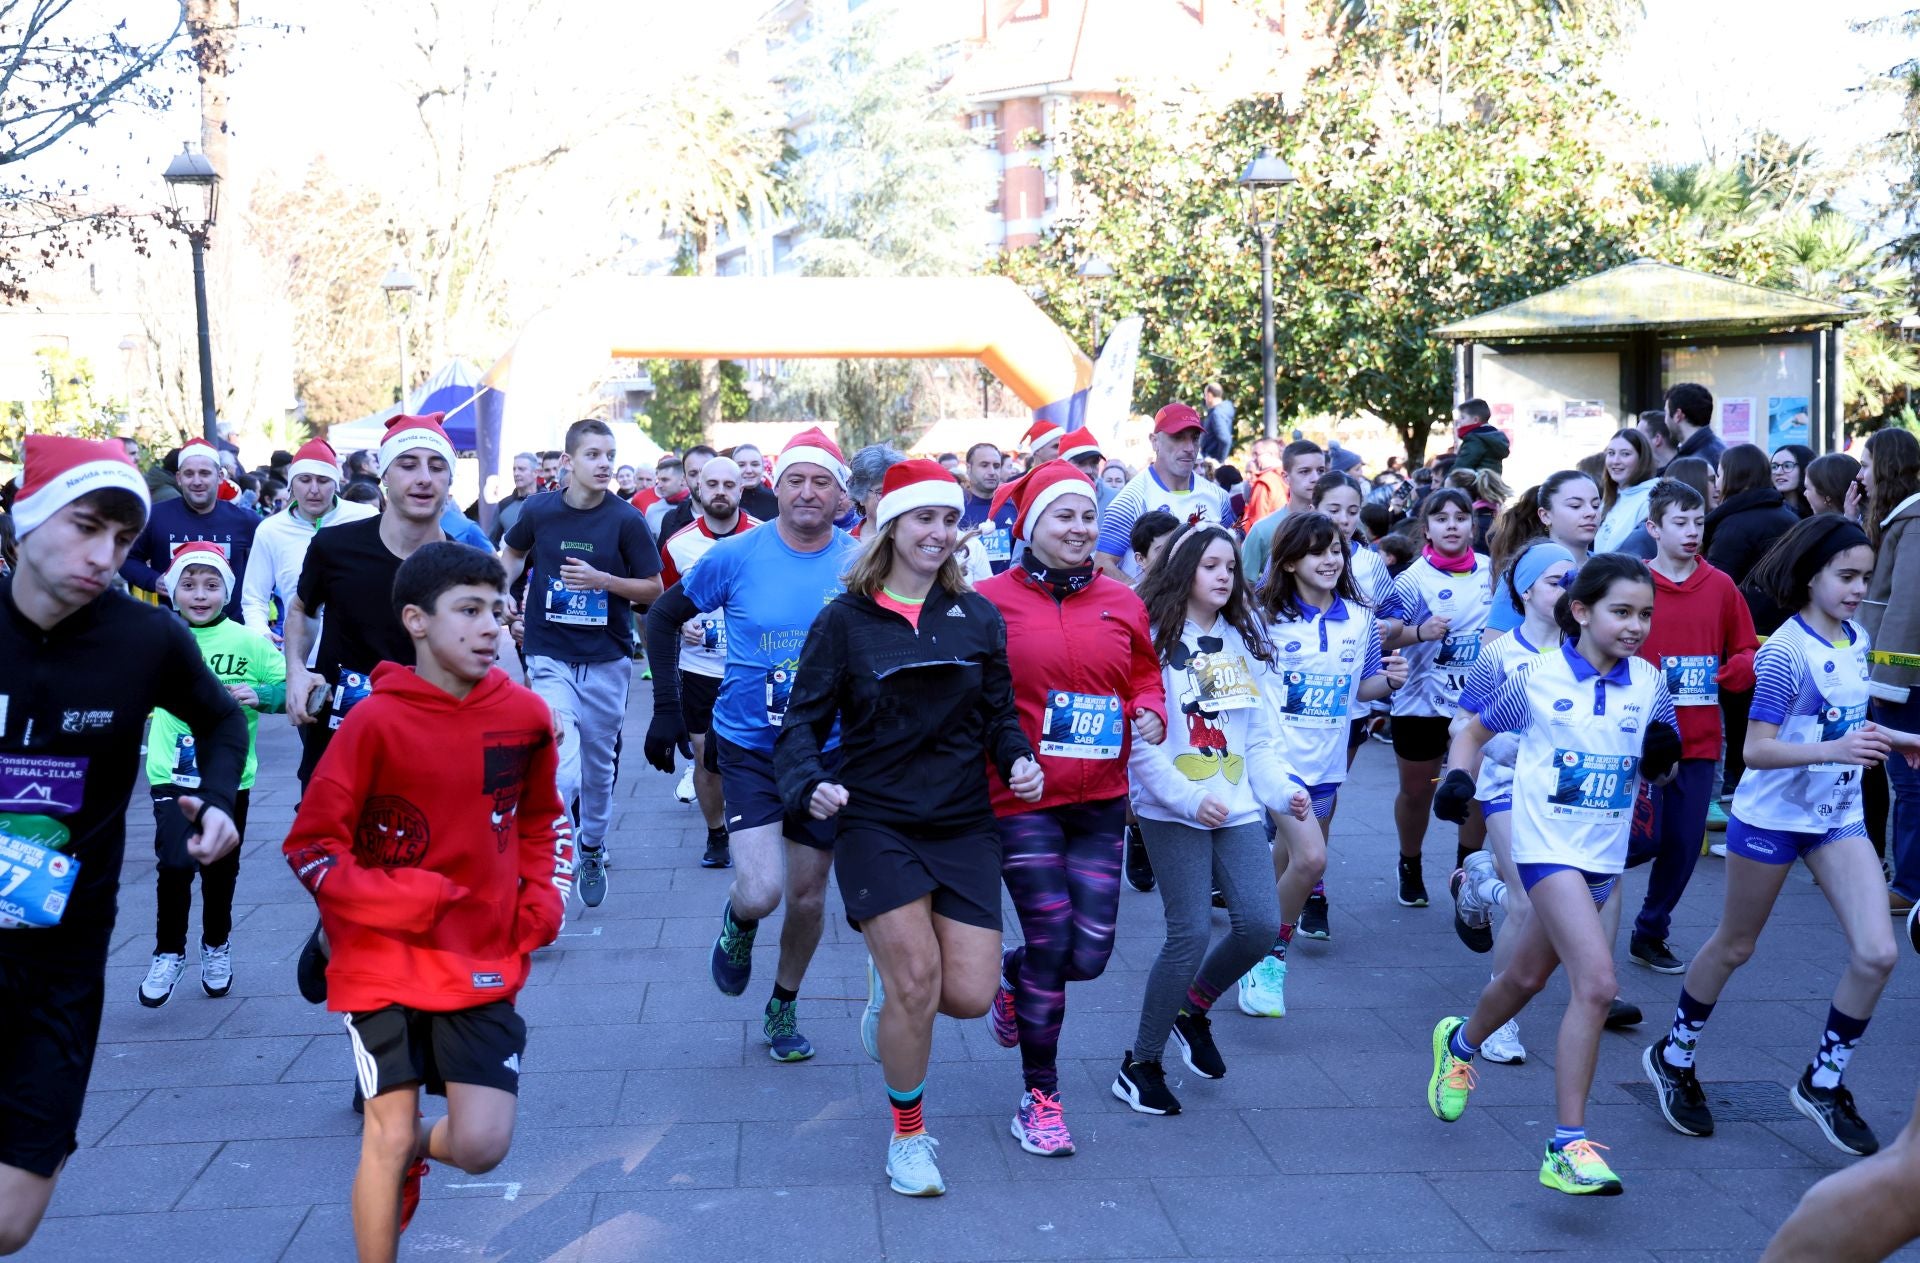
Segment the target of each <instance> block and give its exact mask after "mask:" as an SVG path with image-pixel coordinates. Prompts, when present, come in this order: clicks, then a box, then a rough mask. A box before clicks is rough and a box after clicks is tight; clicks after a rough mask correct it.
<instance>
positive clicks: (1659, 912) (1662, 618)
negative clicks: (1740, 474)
mask: <svg viewBox="0 0 1920 1263" xmlns="http://www.w3.org/2000/svg"><path fill="white" fill-rule="evenodd" d="M1706 513H1707V505H1706V501H1705V500H1703V499H1701V498H1700V493H1699V492H1698V491H1695V490H1694V489H1693V488H1692V487H1690V486H1688V485H1687V484H1685V483H1683V482H1680V481H1678V480H1677V479H1673V478H1663V479H1661V480H1660V482H1659V484H1658V485H1657V486H1655V487H1654V489H1653V491H1652V493H1651V494H1650V495H1649V496H1648V497H1647V534H1648V535H1649V536H1650V537H1651V538H1652V539H1653V542H1654V545H1655V547H1656V548H1658V549H1659V552H1658V553H1657V554H1656V555H1655V556H1654V559H1653V560H1652V561H1651V562H1649V563H1648V569H1650V570H1652V571H1653V626H1652V627H1651V628H1650V629H1649V630H1648V632H1647V638H1646V640H1645V641H1644V642H1643V643H1642V644H1641V646H1640V655H1639V656H1640V657H1642V658H1645V659H1646V660H1647V661H1649V662H1651V663H1653V664H1654V665H1655V666H1657V667H1659V668H1660V669H1661V670H1662V671H1663V672H1665V674H1666V677H1667V691H1668V692H1669V693H1671V694H1672V695H1673V704H1674V707H1675V710H1676V712H1677V713H1678V715H1679V718H1680V743H1681V752H1680V765H1679V767H1678V768H1677V769H1676V770H1675V772H1674V776H1673V779H1672V780H1671V781H1669V782H1668V783H1667V784H1665V785H1662V786H1658V787H1655V788H1653V790H1652V793H1653V797H1654V839H1655V841H1656V843H1657V846H1658V849H1657V851H1655V853H1654V854H1653V855H1652V856H1651V857H1650V858H1652V860H1653V873H1652V874H1651V875H1650V876H1649V877H1648V878H1647V897H1646V901H1645V902H1644V903H1643V904H1642V905H1641V908H1640V915H1639V916H1638V917H1636V918H1634V922H1633V939H1632V943H1631V945H1630V947H1629V948H1628V950H1629V951H1630V952H1631V953H1632V956H1633V958H1634V959H1635V960H1637V961H1639V962H1640V963H1641V964H1643V965H1645V966H1646V967H1647V968H1649V969H1651V970H1654V971H1655V972H1657V973H1663V974H1677V973H1680V972H1682V971H1683V970H1685V969H1686V967H1687V962H1686V961H1684V960H1681V959H1680V958H1679V957H1678V956H1675V955H1674V954H1673V952H1672V950H1671V949H1669V948H1668V946H1667V932H1668V929H1669V928H1670V926H1671V923H1672V919H1673V910H1674V908H1676V907H1678V906H1679V904H1680V896H1681V894H1682V893H1683V892H1685V890H1686V888H1687V882H1688V881H1689V880H1690V879H1691V878H1692V877H1693V866H1694V864H1695V863H1696V862H1698V860H1699V858H1700V842H1701V839H1703V838H1704V837H1706V833H1707V805H1708V804H1709V803H1711V802H1712V801H1713V768H1714V763H1715V761H1716V760H1718V759H1719V757H1720V704H1719V703H1720V688H1721V686H1723V685H1724V686H1725V687H1726V688H1728V689H1730V690H1734V691H1739V690H1743V689H1749V688H1752V687H1753V653H1754V650H1755V649H1757V648H1759V645H1760V642H1759V641H1758V640H1757V639H1756V638H1755V637H1754V634H1753V615H1752V613H1751V612H1750V611H1749V610H1748V608H1747V601H1746V598H1745V597H1743V596H1741V595H1740V590H1739V589H1738V588H1737V587H1735V586H1734V583H1733V580H1732V579H1731V578H1729V577H1728V576H1727V574H1726V572H1725V571H1723V570H1716V569H1714V568H1713V567H1712V566H1710V565H1708V564H1707V563H1706V562H1705V561H1702V560H1701V559H1700V538H1701V534H1702V533H1703V531H1704V530H1705V522H1706ZM1647 858H1649V857H1647V856H1641V857H1638V858H1637V859H1636V858H1634V857H1631V856H1630V857H1629V858H1628V863H1629V864H1630V865H1631V864H1634V863H1644V862H1645V861H1646V859H1647Z"/></svg>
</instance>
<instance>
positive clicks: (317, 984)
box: [293, 921, 327, 1004]
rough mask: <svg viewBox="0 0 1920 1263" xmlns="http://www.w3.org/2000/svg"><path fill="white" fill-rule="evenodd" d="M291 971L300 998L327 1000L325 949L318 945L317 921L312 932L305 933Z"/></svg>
mask: <svg viewBox="0 0 1920 1263" xmlns="http://www.w3.org/2000/svg"><path fill="white" fill-rule="evenodd" d="M293 972H294V979H295V980H296V981H297V982H298V984H299V987H300V998H301V999H302V1000H305V1001H306V1002H307V1003H308V1004H325V1003H326V1002H327V949H326V948H324V947H322V946H320V923H319V922H318V921H315V922H314V923H313V933H311V934H309V935H307V943H306V946H305V947H302V948H301V949H300V961H299V963H298V964H297V965H295V966H294V971H293Z"/></svg>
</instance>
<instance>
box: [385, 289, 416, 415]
mask: <svg viewBox="0 0 1920 1263" xmlns="http://www.w3.org/2000/svg"><path fill="white" fill-rule="evenodd" d="M380 288H381V289H383V290H385V291H386V293H387V315H389V316H391V317H392V318H393V332H394V337H395V339H396V340H397V341H398V342H399V344H400V398H399V404H400V409H401V411H403V412H404V411H406V407H407V308H408V306H409V305H410V304H409V303H408V301H407V300H408V298H409V297H410V296H411V295H412V294H413V292H414V291H415V290H417V289H419V288H420V283H419V282H418V281H416V280H414V279H413V273H411V272H409V271H407V267H406V264H404V263H402V262H400V261H399V260H398V259H396V260H394V264H393V266H392V267H390V268H388V269H387V274H386V276H385V277H383V278H382V279H381V281H380Z"/></svg>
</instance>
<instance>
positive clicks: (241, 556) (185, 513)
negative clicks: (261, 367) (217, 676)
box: [116, 439, 260, 623]
mask: <svg viewBox="0 0 1920 1263" xmlns="http://www.w3.org/2000/svg"><path fill="white" fill-rule="evenodd" d="M116 446H118V444H116ZM223 477H224V471H223V470H222V469H221V465H220V453H219V451H218V450H216V449H215V448H214V446H213V444H211V443H209V442H207V441H206V440H205V439H194V440H193V441H192V442H190V443H188V444H187V445H186V446H185V447H182V448H181V449H180V458H179V470H178V472H177V473H175V475H174V482H175V483H176V484H178V486H179V488H180V498H179V499H178V500H167V501H163V502H162V503H160V504H157V505H155V506H154V507H153V512H152V513H151V514H149V515H148V517H147V525H146V529H144V530H142V531H141V532H140V538H139V539H137V540H135V541H134V543H133V547H132V548H131V549H129V550H128V552H127V560H126V563H125V564H124V565H122V566H121V567H120V577H121V578H123V579H125V580H126V581H127V582H128V583H130V584H132V585H133V586H134V587H136V588H145V589H146V590H147V591H149V592H157V593H159V594H160V595H161V596H162V597H165V596H166V595H167V567H168V566H170V565H172V564H173V551H174V549H176V548H178V547H180V545H182V544H190V543H194V542H195V541H198V540H206V541H208V542H210V543H214V544H218V545H219V546H220V551H221V552H223V553H225V554H226V555H227V564H228V565H229V566H231V567H232V568H233V587H234V590H233V591H232V592H229V593H228V594H227V597H228V599H227V617H228V618H230V619H232V620H234V621H235V622H236V623H237V622H240V621H241V620H242V618H243V617H244V615H243V612H242V610H241V608H240V588H241V586H242V585H244V584H245V582H246V578H247V554H248V553H250V552H251V551H252V550H253V534H254V531H255V530H256V529H257V528H258V527H259V525H260V516H259V514H257V513H254V512H252V511H251V510H248V509H243V508H241V507H240V506H239V505H238V504H235V503H234V502H233V501H231V500H223V499H221V498H220V483H221V479H222V478H223Z"/></svg>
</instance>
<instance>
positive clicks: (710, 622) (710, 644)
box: [700, 610, 727, 653]
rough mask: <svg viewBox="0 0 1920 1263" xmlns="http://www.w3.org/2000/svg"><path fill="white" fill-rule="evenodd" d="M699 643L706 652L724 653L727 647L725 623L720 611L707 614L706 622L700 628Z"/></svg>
mask: <svg viewBox="0 0 1920 1263" xmlns="http://www.w3.org/2000/svg"><path fill="white" fill-rule="evenodd" d="M700 645H701V647H702V648H703V649H705V650H706V651H707V652H708V653H725V652H726V648H727V624H726V620H725V618H724V617H723V616H722V615H721V613H720V611H718V610H715V611H714V612H713V613H711V614H709V615H707V620H706V623H705V624H704V625H703V626H702V627H701V629H700Z"/></svg>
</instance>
